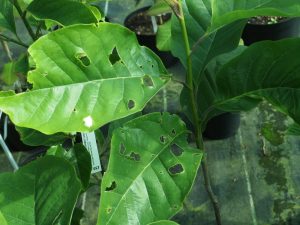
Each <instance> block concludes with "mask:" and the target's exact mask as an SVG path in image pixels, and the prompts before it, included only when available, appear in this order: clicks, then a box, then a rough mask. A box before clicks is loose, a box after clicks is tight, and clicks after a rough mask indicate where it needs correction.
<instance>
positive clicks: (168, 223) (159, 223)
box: [148, 220, 178, 225]
mask: <svg viewBox="0 0 300 225" xmlns="http://www.w3.org/2000/svg"><path fill="white" fill-rule="evenodd" d="M148 225H178V223H175V222H173V221H170V220H161V221H157V222H154V223H149V224H148Z"/></svg>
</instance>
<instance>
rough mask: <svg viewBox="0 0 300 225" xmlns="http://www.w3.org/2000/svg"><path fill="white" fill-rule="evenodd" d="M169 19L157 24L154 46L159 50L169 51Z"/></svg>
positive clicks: (170, 23)
mask: <svg viewBox="0 0 300 225" xmlns="http://www.w3.org/2000/svg"><path fill="white" fill-rule="evenodd" d="M171 25H172V22H171V20H169V21H167V22H166V23H164V24H163V25H160V26H158V30H157V34H156V46H157V48H158V49H159V50H161V51H170V49H171V36H172V35H171Z"/></svg>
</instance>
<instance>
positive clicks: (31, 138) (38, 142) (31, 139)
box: [16, 127, 70, 146]
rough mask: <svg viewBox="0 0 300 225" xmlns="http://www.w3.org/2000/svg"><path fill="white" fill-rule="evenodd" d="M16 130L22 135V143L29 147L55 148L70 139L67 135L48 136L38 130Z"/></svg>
mask: <svg viewBox="0 0 300 225" xmlns="http://www.w3.org/2000/svg"><path fill="white" fill-rule="evenodd" d="M16 130H17V131H18V132H19V134H20V138H21V141H22V142H23V143H24V144H26V145H29V146H53V145H58V144H60V143H62V142H64V141H65V140H66V139H68V138H70V135H67V134H65V133H56V134H52V135H46V134H43V133H41V132H39V131H37V130H34V129H30V128H26V127H16Z"/></svg>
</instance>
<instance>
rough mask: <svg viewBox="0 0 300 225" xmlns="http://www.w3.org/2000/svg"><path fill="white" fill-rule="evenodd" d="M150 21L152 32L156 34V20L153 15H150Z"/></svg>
mask: <svg viewBox="0 0 300 225" xmlns="http://www.w3.org/2000/svg"><path fill="white" fill-rule="evenodd" d="M151 22H152V26H153V32H154V33H155V34H156V32H157V29H158V28H157V22H156V19H155V16H151Z"/></svg>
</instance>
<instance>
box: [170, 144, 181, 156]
mask: <svg viewBox="0 0 300 225" xmlns="http://www.w3.org/2000/svg"><path fill="white" fill-rule="evenodd" d="M171 152H172V153H173V154H174V155H175V156H181V155H182V153H183V150H182V149H181V148H180V147H179V146H178V145H175V144H173V145H172V146H171Z"/></svg>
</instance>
